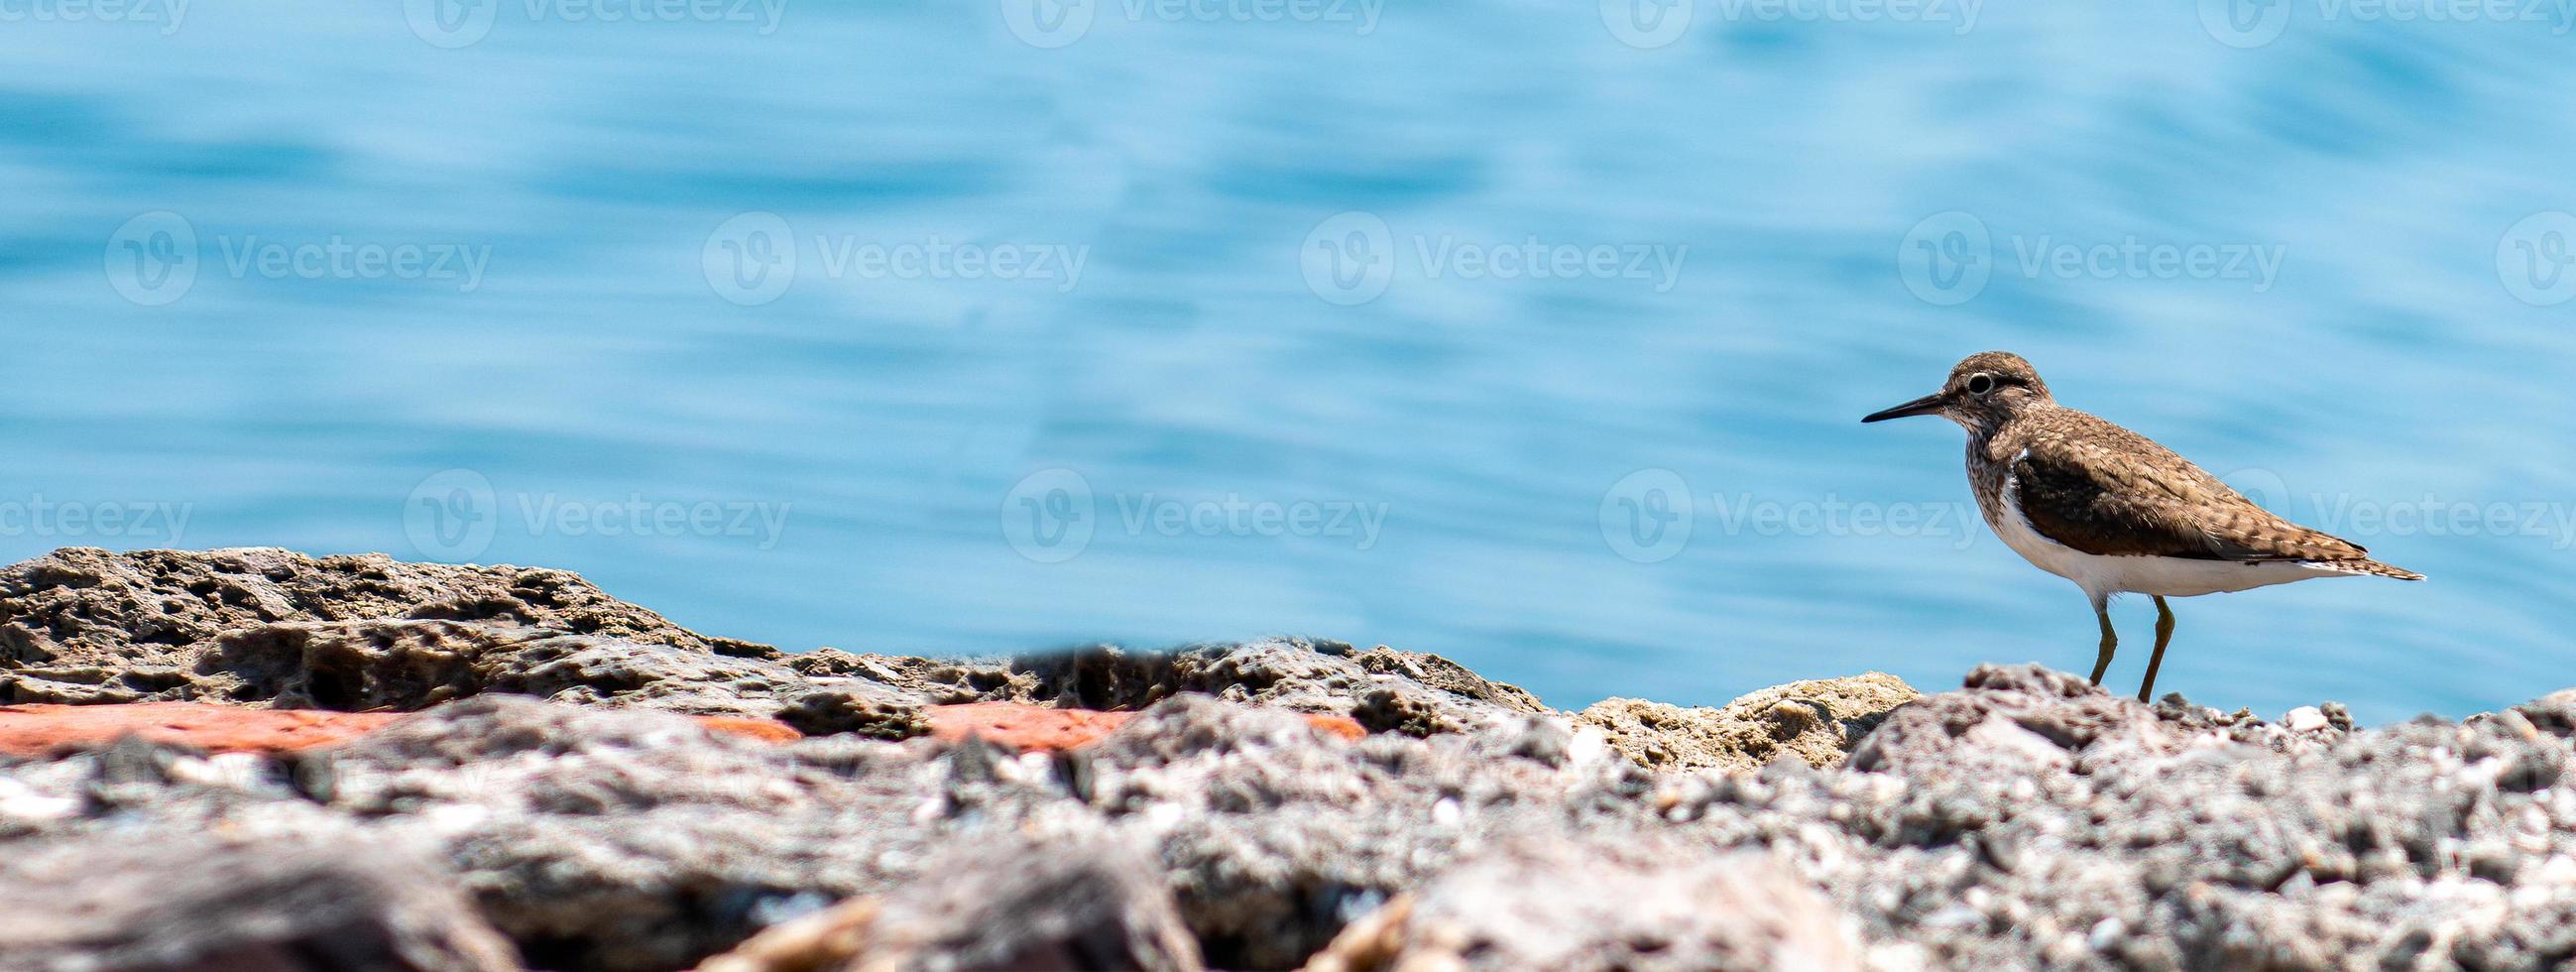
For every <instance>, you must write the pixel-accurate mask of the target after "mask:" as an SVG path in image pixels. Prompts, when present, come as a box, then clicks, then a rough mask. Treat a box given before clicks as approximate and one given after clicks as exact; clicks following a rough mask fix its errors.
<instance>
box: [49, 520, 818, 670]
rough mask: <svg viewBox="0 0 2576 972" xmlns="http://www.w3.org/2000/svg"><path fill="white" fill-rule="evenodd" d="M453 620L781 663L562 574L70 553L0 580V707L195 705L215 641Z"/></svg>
mask: <svg viewBox="0 0 2576 972" xmlns="http://www.w3.org/2000/svg"><path fill="white" fill-rule="evenodd" d="M387 618H408V619H416V620H433V621H459V622H476V623H485V624H498V625H508V626H517V627H526V628H537V629H544V630H548V631H557V632H563V633H567V634H580V635H595V636H599V637H606V638H618V639H623V640H626V641H633V642H638V643H642V644H655V645H666V646H671V647H675V648H683V649H688V650H690V651H692V652H694V653H702V654H716V655H728V656H739V657H747V658H774V657H776V654H777V653H776V650H775V649H772V648H769V647H767V646H765V645H755V644H751V643H749V642H742V641H734V640H731V639H724V638H708V637H704V636H701V635H698V634H695V633H693V632H690V631H688V630H687V629H684V628H681V627H679V626H678V625H674V624H672V623H670V622H669V621H667V620H664V619H663V618H662V616H661V615H658V614H655V613H653V612H651V611H648V610H645V609H643V608H640V607H636V606H635V605H632V604H628V603H625V602H623V601H619V600H617V599H616V598H612V597H610V596H608V595H607V594H605V593H602V592H601V591H600V590H599V589H598V588H596V587H593V586H591V585H590V584H589V583H588V582H586V581H584V580H582V579H581V578H580V577H578V576H576V575H574V574H571V573H568V572H565V571H559V570H540V569H534V568H523V567H476V566H452V565H446V564H414V563H404V562H400V561H396V560H393V559H391V558H388V557H385V556H383V555H381V554H367V555H361V556H338V557H320V558H315V557H307V556H304V555H302V554H298V553H292V552H289V551H285V550H277V549H271V548H245V549H236V550H213V551H206V552H202V553H200V552H187V551H171V550H145V551H137V552H133V553H109V552H107V551H104V550H95V549H89V548H67V549H63V550H57V551H54V552H53V553H51V554H47V555H46V556H43V557H39V558H36V559H34V560H30V561H26V562H23V563H19V564H15V565H11V566H9V567H7V568H5V569H0V702H79V703H99V702H130V701H136V700H139V699H144V698H154V697H158V698H192V697H195V695H196V694H197V693H195V692H194V691H193V690H192V679H191V677H190V676H189V674H188V672H189V670H190V669H191V668H193V667H194V666H195V664H196V663H197V661H198V659H199V656H200V655H201V654H202V653H203V649H204V648H205V647H206V646H207V645H208V644H209V643H210V642H212V641H213V640H214V639H215V638H216V637H217V636H219V635H222V634H225V633H227V632H233V631H239V630H242V629H246V628H253V627H257V626H261V625H266V624H272V623H277V622H348V621H367V620H377V619H387Z"/></svg>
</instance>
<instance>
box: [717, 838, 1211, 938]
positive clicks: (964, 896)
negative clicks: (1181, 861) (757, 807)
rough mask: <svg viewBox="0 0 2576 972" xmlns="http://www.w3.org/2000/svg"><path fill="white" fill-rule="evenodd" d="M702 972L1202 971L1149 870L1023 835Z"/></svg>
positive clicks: (967, 853)
mask: <svg viewBox="0 0 2576 972" xmlns="http://www.w3.org/2000/svg"><path fill="white" fill-rule="evenodd" d="M700 968H701V969H702V972H793V970H811V972H826V970H850V972H860V970H872V969H917V970H921V972H974V970H980V969H1015V970H1028V972H1080V970H1087V969H1136V970H1141V972H1195V970H1198V969H1201V968H1204V966H1202V965H1201V964H1200V963H1199V953H1198V943H1197V941H1196V940H1195V939H1193V938H1192V937H1191V936H1190V932H1189V929H1188V928H1186V927H1183V926H1182V924H1181V921H1180V916H1179V913H1178V912H1177V911H1175V910H1174V908H1173V906H1172V898H1171V895H1170V894H1169V893H1167V892H1165V891H1164V890H1163V875H1162V872H1161V870H1160V869H1159V868H1156V867H1154V866H1153V862H1152V859H1151V858H1150V857H1148V856H1146V855H1143V854H1140V853H1138V852H1137V851H1135V850H1134V849H1131V848H1128V847H1125V846H1123V845H1120V844H1117V843H1114V842H1113V843H1088V842H1085V843H1073V842H1066V841H1061V840H1057V841H1041V840H1036V839H1032V838H1030V837H1028V836H1026V835H1015V836H1014V837H1012V838H1008V839H1004V840H1001V841H997V842H994V843H991V844H970V845H966V846H964V847H961V848H960V849H957V850H954V851H950V852H948V853H945V854H942V855H940V857H939V858H938V859H936V860H934V861H931V862H930V863H929V864H928V865H927V866H925V868H924V869H923V873H922V875H921V876H920V877H918V878H916V879H914V880H912V881H909V882H906V883H905V884H904V885H902V886H901V887H899V888H896V889H894V890H893V891H891V892H889V893H887V894H885V895H883V896H882V897H874V898H860V899H854V900H851V901H847V902H843V903H841V904H839V905H836V906H833V907H832V908H830V909H827V910H824V911H822V912H820V913H817V914H814V915H809V916H806V917H803V918H798V919H795V920H793V921H789V922H786V923H784V924H781V925H779V926H776V927H773V928H770V929H768V930H767V931H763V932H761V933H760V934H759V935H757V936H754V937H753V938H752V939H751V940H750V941H747V942H744V943H743V945H742V947H740V948H737V949H735V950H733V951H732V952H728V953H726V954H724V955H720V956H717V957H715V958H713V959H710V960H708V961H707V962H706V964H704V965H703V966H701V967H700Z"/></svg>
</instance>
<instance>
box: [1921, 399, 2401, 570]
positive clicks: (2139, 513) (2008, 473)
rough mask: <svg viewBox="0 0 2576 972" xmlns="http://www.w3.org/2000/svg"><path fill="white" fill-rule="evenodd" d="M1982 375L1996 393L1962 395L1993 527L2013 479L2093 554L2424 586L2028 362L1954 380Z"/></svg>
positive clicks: (2060, 529)
mask: <svg viewBox="0 0 2576 972" xmlns="http://www.w3.org/2000/svg"><path fill="white" fill-rule="evenodd" d="M1978 374H1988V375H1992V376H1994V378H1995V380H1996V382H1997V385H1998V387H1997V388H1996V389H1995V390H1994V391H1993V392H1991V393H1989V394H1988V395H1987V396H1985V397H1983V398H1979V397H1977V396H1970V395H1964V394H1963V395H1962V398H1963V399H1964V400H1963V401H1962V402H1961V403H1960V405H1961V407H1963V408H1965V409H1967V410H1969V411H1970V412H1971V414H1972V415H1973V416H1974V417H1975V418H1977V419H1978V420H1979V421H1978V422H1977V423H1976V424H1975V425H1972V426H1970V428H1969V436H1968V478H1969V481H1970V483H1971V484H1972V485H1973V486H1974V488H1975V489H1976V493H1977V506H1978V508H1979V509H1980V510H1982V511H1983V512H1984V513H1985V517H1986V523H1987V524H1988V525H1989V526H1996V525H1998V520H1997V517H1998V516H2000V515H2002V514H2003V513H2004V512H2005V511H2004V510H2003V508H2002V503H2003V500H2004V496H2003V493H2004V485H2005V480H2006V478H2007V477H2011V478H2012V479H2013V480H2014V481H2015V484H2016V485H2017V487H2018V488H2017V489H2016V490H2015V491H2014V493H2015V496H2016V498H2017V499H2018V501H2019V510H2020V512H2021V514H2022V515H2023V516H2025V517H2028V518H2029V520H2030V524H2031V527H2032V528H2033V529H2035V530H2037V531H2038V532H2039V533H2040V534H2041V535H2042V536H2045V537H2047V538H2048V539H2050V540H2053V541H2055V542H2057V543H2060V544H2064V545H2066V546H2067V547H2070V548H2073V549H2075V550H2080V551H2083V552H2085V553H2089V554H2099V555H2104V556H2149V557H2185V558H2191V559H2195V560H2230V561H2243V562H2248V563H2255V562H2263V561H2281V560H2291V561H2305V562H2313V563H2320V564H2331V565H2333V566H2335V567H2337V568H2343V569H2349V570H2351V571H2353V572H2356V573H2365V574H2377V575H2380V576H2383V577H2395V578H2400V579H2404V580H2422V579H2423V575H2421V574H2417V573H2415V572H2413V571H2408V570H2403V569H2400V568H2397V567H2392V566H2389V565H2387V564H2383V563H2380V562H2378V561H2375V560H2372V559H2370V557H2369V551H2368V550H2367V549H2365V548H2363V547H2362V546H2361V545H2360V544H2356V543H2353V542H2351V541H2349V540H2345V539H2343V538H2341V537H2337V536H2334V535H2332V534H2329V533H2326V532H2324V531H2321V530H2313V529H2309V528H2307V527H2303V526H2300V525H2298V524H2296V523H2292V522H2290V521H2288V520H2285V519H2282V518H2281V517H2279V516H2277V515H2275V514H2273V513H2272V512H2271V511H2270V510H2266V509H2264V508H2263V507H2261V506H2259V505H2257V504H2255V502H2254V501H2252V500H2249V499H2246V498H2245V497H2244V495H2243V494H2240V493H2238V492H2237V491H2235V490H2234V489H2230V488H2228V486H2227V484H2226V483H2223V482H2220V481H2219V479H2218V477H2216V476H2212V475H2210V474H2209V473H2208V472H2207V471H2205V470H2203V469H2201V468H2200V467H2199V466H2197V465H2194V464H2193V463H2192V461H2191V460H2189V459H2185V458H2183V457H2182V456H2180V455H2177V454H2175V452H2174V451H2173V450H2171V449H2167V448H2165V447H2164V446H2161V445H2157V444H2156V443H2155V441H2154V440H2152V439H2149V438H2147V437H2146V436H2143V435H2139V434H2137V433H2135V432H2131V431H2129V430H2127V429H2124V428H2121V427H2119V426H2117V425H2114V424H2112V423H2110V422H2108V421H2105V420H2103V419H2101V418H2098V417H2096V416H2093V415H2089V414H2086V413H2084V412H2080V411H2077V410H2075V409H2071V408H2067V407H2066V406H2063V405H2059V404H2057V401H2056V399H2055V398H2053V397H2051V396H2050V395H2049V394H2048V386H2047V384H2046V383H2044V382H2042V381H2040V379H2039V374H2038V372H2036V371H2034V370H2032V369H2031V367H2030V363H2029V362H2027V361H2023V360H2022V359H2021V358H2020V357H2019V356H2016V355H2012V354H2007V353H2004V352H2000V351H1989V352H1986V353H1984V354H1979V355H1974V356H1971V357H1969V358H1968V359H1967V360H1965V361H1962V362H1960V363H1959V366H1958V368H1957V369H1954V370H1953V373H1952V380H1953V381H1954V382H1955V383H1957V384H1958V385H1960V386H1961V391H1962V392H1964V391H1965V386H1966V384H1967V378H1968V377H1969V376H1974V375H1978ZM1962 424H1966V423H1962Z"/></svg>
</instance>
